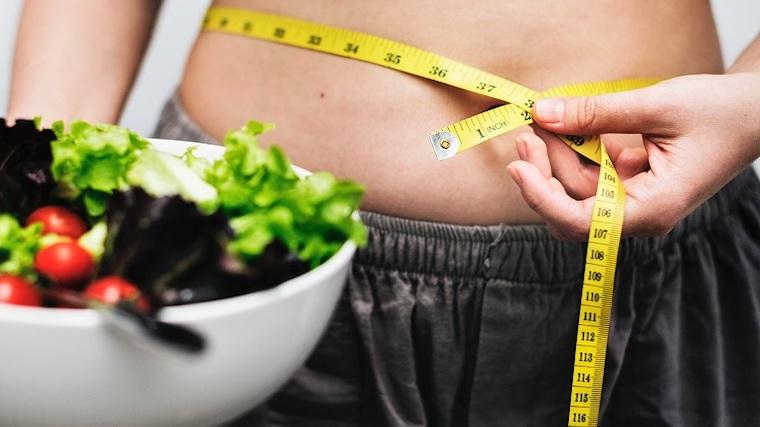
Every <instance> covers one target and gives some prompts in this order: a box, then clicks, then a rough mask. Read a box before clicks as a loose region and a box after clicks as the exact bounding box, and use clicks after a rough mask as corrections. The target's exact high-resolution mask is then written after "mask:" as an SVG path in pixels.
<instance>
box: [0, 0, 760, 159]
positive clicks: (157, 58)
mask: <svg viewBox="0 0 760 427" xmlns="http://www.w3.org/2000/svg"><path fill="white" fill-rule="evenodd" d="M209 2H210V1H209V0H194V1H188V0H164V4H163V8H162V11H161V15H160V17H159V21H158V26H157V28H156V31H155V33H154V36H153V41H152V43H151V45H150V48H149V49H148V53H147V55H146V58H145V62H144V64H143V67H142V70H141V72H140V75H139V76H138V78H137V82H136V84H135V87H134V90H133V91H132V95H131V97H130V98H129V101H128V103H127V106H126V109H125V110H124V114H123V116H122V121H121V123H122V124H123V125H125V126H128V127H130V128H132V129H134V130H136V131H138V132H139V133H142V134H145V135H149V134H150V133H151V132H152V130H153V127H154V125H155V122H156V120H157V118H158V113H159V111H160V109H161V106H162V105H163V103H164V101H165V100H166V99H167V98H168V97H169V96H170V94H171V92H172V91H173V90H174V88H175V86H176V85H177V82H178V81H179V78H180V76H181V73H182V68H183V65H184V62H185V58H186V57H187V54H188V52H189V50H190V47H191V45H192V42H193V40H194V38H195V34H196V32H197V31H198V25H199V23H200V21H201V19H202V17H203V13H204V11H205V9H206V7H207V6H208V4H209ZM22 3H23V1H22V0H0V117H2V116H3V115H5V108H6V102H7V98H8V85H9V80H10V67H11V58H12V55H13V43H14V38H15V34H16V21H17V18H18V14H19V11H20V9H21V5H22ZM712 4H713V11H714V13H715V19H716V21H717V24H718V32H719V34H720V41H721V47H722V49H723V58H724V62H725V63H726V64H727V65H729V64H731V63H732V62H733V61H734V59H735V58H736V57H737V55H739V53H740V52H741V51H742V50H743V49H744V47H745V46H746V45H747V44H748V43H749V42H750V41H751V40H752V39H753V38H754V37H755V35H756V34H757V33H758V31H760V1H758V0H714V1H713V3H712ZM755 168H756V169H757V170H758V171H760V161H758V162H755Z"/></svg>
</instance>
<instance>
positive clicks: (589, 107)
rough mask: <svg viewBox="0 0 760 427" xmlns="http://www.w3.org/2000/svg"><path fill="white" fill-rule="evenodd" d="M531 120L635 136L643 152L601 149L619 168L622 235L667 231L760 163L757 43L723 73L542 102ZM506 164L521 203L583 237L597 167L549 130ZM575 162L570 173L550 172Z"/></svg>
mask: <svg viewBox="0 0 760 427" xmlns="http://www.w3.org/2000/svg"><path fill="white" fill-rule="evenodd" d="M534 118H535V120H536V123H537V124H539V125H540V126H542V127H543V128H545V129H547V130H549V131H552V132H557V133H562V134H572V135H592V134H603V133H631V134H641V135H642V138H643V142H644V146H643V147H636V148H631V147H624V146H622V145H621V144H619V143H618V141H616V139H615V138H614V137H612V138H607V139H606V141H605V146H606V147H607V148H608V151H610V153H611V157H612V160H613V163H615V164H616V166H617V167H618V168H619V169H620V170H621V175H622V178H623V185H624V186H625V190H626V194H627V196H628V197H627V200H626V208H625V221H624V223H623V234H624V235H626V236H636V235H643V236H651V235H660V234H665V233H667V232H668V231H670V230H671V229H672V228H673V227H674V226H675V225H676V224H677V222H678V221H679V220H681V219H682V218H683V217H684V216H686V215H687V214H688V213H690V212H692V211H693V210H694V209H696V208H697V207H698V206H699V205H700V204H701V203H702V202H704V201H705V200H707V198H709V197H710V196H712V195H713V194H715V193H716V192H717V191H718V190H719V189H720V188H721V187H722V186H723V185H725V184H726V183H727V182H728V181H729V180H730V179H732V178H733V177H734V176H735V175H736V174H737V173H738V172H739V171H741V170H743V169H744V168H745V167H747V166H748V165H749V164H751V162H752V161H753V160H755V159H757V158H758V156H760V37H758V39H757V40H756V41H755V42H754V43H753V44H752V45H751V46H750V47H749V48H748V49H747V50H746V51H745V52H744V54H743V55H742V56H741V57H740V58H739V60H738V61H737V62H736V64H735V65H734V66H733V67H731V68H730V69H729V70H728V73H727V74H725V75H692V76H684V77H678V78H675V79H671V80H667V81H664V82H661V83H659V84H657V85H655V86H652V87H649V88H645V89H641V90H636V91H630V92H625V93H620V94H612V95H603V96H596V97H580V98H570V99H547V100H541V101H539V102H538V103H537V105H536V107H535V109H534ZM516 147H517V152H518V156H519V157H520V160H517V161H514V162H512V163H511V164H510V165H509V167H508V168H509V171H510V173H511V175H512V178H513V179H514V180H515V182H516V183H517V184H518V186H519V187H520V188H521V191H522V194H523V197H524V198H525V200H526V201H527V203H528V204H529V205H530V206H531V207H532V208H533V209H534V210H535V211H536V212H538V213H539V214H540V215H541V216H542V217H543V218H544V219H545V220H546V221H547V224H548V225H549V228H550V229H551V230H552V232H553V234H554V235H555V236H557V237H559V238H563V239H569V240H583V239H586V238H587V237H588V231H589V227H590V222H591V211H592V209H593V203H594V200H595V198H594V196H593V194H594V192H595V187H596V182H595V181H596V176H597V175H598V168H597V167H595V166H592V165H589V164H588V163H584V162H580V161H579V160H578V158H577V156H575V155H574V154H573V153H572V152H571V151H570V150H569V148H568V147H566V146H564V143H562V142H561V141H558V139H557V138H556V137H554V136H552V135H551V134H549V133H545V134H543V139H542V138H539V137H538V136H536V135H533V134H523V135H520V136H519V137H518V139H517V142H516ZM555 164H564V165H568V164H574V165H576V170H575V173H560V174H559V176H555V175H556V174H553V173H552V171H553V169H554V165H555Z"/></svg>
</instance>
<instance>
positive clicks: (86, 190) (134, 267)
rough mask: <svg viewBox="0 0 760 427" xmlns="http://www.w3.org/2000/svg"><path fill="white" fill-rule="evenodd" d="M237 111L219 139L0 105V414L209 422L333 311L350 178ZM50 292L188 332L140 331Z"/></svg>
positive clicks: (354, 188) (274, 382)
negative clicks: (265, 136) (183, 340)
mask: <svg viewBox="0 0 760 427" xmlns="http://www.w3.org/2000/svg"><path fill="white" fill-rule="evenodd" d="M269 128H270V126H269V125H265V124H262V123H258V122H253V121H252V122H249V123H247V124H246V125H245V126H244V127H243V128H242V129H240V130H237V131H232V132H230V133H229V134H228V135H227V136H226V138H225V139H224V143H223V146H213V145H206V144H198V143H192V142H185V141H167V140H148V139H145V138H142V137H141V136H139V135H137V134H136V133H134V132H132V131H130V130H128V129H125V128H122V127H118V126H113V125H104V124H90V123H86V122H83V121H75V122H72V123H70V124H69V125H68V126H66V125H64V124H63V123H60V122H57V123H55V124H54V125H53V126H52V128H51V129H41V128H40V127H39V126H38V123H37V122H35V121H24V120H21V121H17V123H16V124H15V125H14V126H7V125H6V123H5V122H4V121H2V120H1V119H0V335H2V336H4V337H5V338H6V340H7V341H6V343H12V344H10V345H4V346H3V362H4V363H3V364H0V395H2V396H4V397H3V399H0V425H3V426H6V425H7V426H13V425H36V426H37V425H39V426H46V425H50V426H68V425H71V426H82V425H114V426H120V425H151V426H163V425H166V426H170V425H182V426H193V425H198V426H205V425H218V424H221V423H223V422H225V421H228V420H230V419H233V418H235V417H236V416H239V415H240V414H242V413H243V412H245V411H246V410H249V409H251V408H252V407H253V406H255V405H257V404H259V403H260V402H262V401H263V400H264V399H266V397H268V396H269V395H270V394H271V393H273V392H274V391H276V390H277V388H279V387H280V386H281V385H282V384H283V383H284V382H285V381H287V379H288V378H289V377H290V376H291V375H292V374H293V373H294V372H295V370H296V369H298V367H299V366H300V365H301V364H302V363H303V361H304V360H305V359H306V357H307V356H308V354H309V352H310V351H311V349H312V348H313V347H314V345H315V344H316V342H317V340H318V339H319V336H320V335H321V333H322V332H323V331H324V328H325V327H326V325H327V322H328V321H329V318H330V315H331V313H332V310H333V308H334V307H335V304H336V303H337V301H338V299H339V296H340V294H341V290H342V287H343V284H344V282H345V278H346V275H347V272H348V268H349V265H350V260H351V257H352V255H353V253H354V251H355V249H356V245H357V244H358V245H361V244H362V243H363V242H364V240H365V239H366V232H365V229H364V226H363V225H362V224H361V222H360V220H359V218H358V215H357V214H356V211H357V209H358V206H359V203H360V200H361V197H362V194H363V188H362V187H361V186H360V185H358V184H356V183H353V182H351V181H349V180H341V179H337V178H335V177H334V176H332V175H331V174H329V173H323V172H318V173H311V174H310V173H307V172H306V171H303V170H301V169H299V168H297V167H295V166H292V165H291V164H290V162H289V161H288V159H287V157H286V156H285V155H284V154H283V152H282V151H281V150H280V149H279V148H277V147H276V146H272V147H270V148H268V149H264V148H262V147H261V146H260V144H259V141H258V136H259V135H260V134H261V133H263V132H265V131H267V130H268V129H269ZM56 291H61V292H68V293H74V294H79V295H81V296H82V298H83V300H84V301H95V302H97V303H98V304H101V305H106V306H107V305H118V306H121V307H127V308H129V310H132V311H135V312H141V313H145V314H146V315H148V316H155V317H156V318H157V319H160V320H161V321H163V322H168V323H172V324H177V325H183V326H186V327H188V328H191V329H192V330H194V331H197V332H198V333H199V334H201V335H202V336H203V337H204V339H206V341H207V347H206V349H205V350H204V351H203V352H202V353H201V354H200V355H198V356H197V357H193V358H183V357H175V356H174V355H173V354H164V353H162V352H156V351H153V350H152V349H151V348H147V347H142V346H140V345H135V342H134V340H129V339H125V338H124V336H123V334H121V333H120V331H119V330H114V329H113V328H110V327H109V323H108V322H106V321H105V320H104V318H103V316H102V314H98V312H97V311H95V310H87V309H75V308H76V307H77V304H72V303H71V302H70V301H68V300H67V299H66V298H57V297H55V295H56V293H55V292H56Z"/></svg>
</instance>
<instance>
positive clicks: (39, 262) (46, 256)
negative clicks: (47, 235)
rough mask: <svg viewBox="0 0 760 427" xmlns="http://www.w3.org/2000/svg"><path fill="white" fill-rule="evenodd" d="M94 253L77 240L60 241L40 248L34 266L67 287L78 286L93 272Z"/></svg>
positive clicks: (41, 272)
mask: <svg viewBox="0 0 760 427" xmlns="http://www.w3.org/2000/svg"><path fill="white" fill-rule="evenodd" d="M94 267H95V264H94V262H93V259H92V255H90V253H89V252H87V251H86V250H84V249H82V247H81V246H79V245H78V244H76V243H75V242H60V243H56V244H53V245H50V246H48V247H46V248H42V249H40V251H39V252H37V256H36V257H35V258H34V268H36V269H37V271H38V272H40V274H42V275H44V276H46V277H48V278H49V279H51V280H53V281H54V282H55V283H56V284H58V285H59V286H61V287H65V288H77V287H78V285H80V284H81V283H82V282H84V281H85V280H87V278H89V277H90V275H91V274H92V271H93V268H94Z"/></svg>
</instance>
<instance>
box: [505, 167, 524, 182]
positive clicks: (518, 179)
mask: <svg viewBox="0 0 760 427" xmlns="http://www.w3.org/2000/svg"><path fill="white" fill-rule="evenodd" d="M507 170H508V171H509V174H510V175H512V179H513V180H514V181H515V182H516V183H517V185H522V176H520V171H518V170H517V168H516V167H515V166H513V165H509V166H507Z"/></svg>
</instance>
